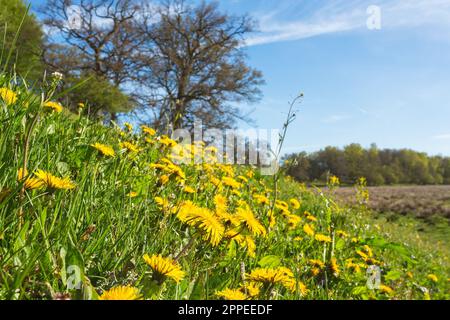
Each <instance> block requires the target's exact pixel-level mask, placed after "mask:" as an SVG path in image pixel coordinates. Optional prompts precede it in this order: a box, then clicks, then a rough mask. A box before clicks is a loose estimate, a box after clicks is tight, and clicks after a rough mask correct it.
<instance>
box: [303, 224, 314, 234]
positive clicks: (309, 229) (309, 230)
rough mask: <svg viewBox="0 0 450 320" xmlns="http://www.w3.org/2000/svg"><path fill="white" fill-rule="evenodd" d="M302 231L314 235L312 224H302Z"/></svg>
mask: <svg viewBox="0 0 450 320" xmlns="http://www.w3.org/2000/svg"><path fill="white" fill-rule="evenodd" d="M303 231H304V232H305V233H306V234H307V235H308V236H310V237H313V236H314V226H312V225H310V224H309V223H306V224H305V225H304V226H303Z"/></svg>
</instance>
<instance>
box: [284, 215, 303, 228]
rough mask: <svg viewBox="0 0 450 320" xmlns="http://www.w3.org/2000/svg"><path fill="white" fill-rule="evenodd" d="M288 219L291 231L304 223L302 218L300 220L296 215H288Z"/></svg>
mask: <svg viewBox="0 0 450 320" xmlns="http://www.w3.org/2000/svg"><path fill="white" fill-rule="evenodd" d="M287 218H288V225H289V228H290V229H291V230H292V229H295V228H296V227H297V225H298V224H299V223H300V222H301V221H302V218H300V217H299V216H297V215H295V214H289V215H287Z"/></svg>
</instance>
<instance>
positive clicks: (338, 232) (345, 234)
mask: <svg viewBox="0 0 450 320" xmlns="http://www.w3.org/2000/svg"><path fill="white" fill-rule="evenodd" d="M336 235H337V236H338V237H341V238H348V233H346V232H345V231H343V230H336Z"/></svg>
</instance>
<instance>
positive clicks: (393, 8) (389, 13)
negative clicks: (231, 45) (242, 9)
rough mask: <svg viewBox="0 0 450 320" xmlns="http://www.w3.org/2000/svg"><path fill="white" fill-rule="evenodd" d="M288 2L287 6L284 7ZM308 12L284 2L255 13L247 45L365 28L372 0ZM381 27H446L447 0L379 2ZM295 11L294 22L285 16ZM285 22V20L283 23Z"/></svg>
mask: <svg viewBox="0 0 450 320" xmlns="http://www.w3.org/2000/svg"><path fill="white" fill-rule="evenodd" d="M286 3H289V4H290V5H286ZM317 3H321V4H322V5H320V6H317V7H315V8H313V9H312V10H303V11H302V10H301V8H302V6H307V7H308V8H309V7H311V5H310V4H309V6H308V4H307V3H306V2H305V1H294V0H291V1H289V2H285V3H284V5H283V6H281V8H282V9H276V10H271V11H270V12H269V13H259V14H258V17H259V22H260V32H259V33H257V34H255V35H253V36H251V37H249V38H248V39H247V40H246V45H247V46H254V45H260V44H266V43H273V42H281V41H292V40H299V39H304V38H309V37H314V36H318V35H324V34H330V33H338V32H348V31H351V30H358V29H364V28H366V22H367V19H368V14H367V8H368V7H369V6H370V5H372V4H374V2H373V0H363V1H355V0H333V1H325V3H326V4H325V5H323V1H321V2H319V1H318V2H317ZM377 5H378V6H379V7H380V8H381V21H382V28H395V27H417V26H425V25H435V26H436V25H437V26H450V0H381V1H377ZM292 12H299V14H298V16H297V17H295V18H294V19H292V18H291V19H290V21H289V19H286V15H292ZM287 20H288V21H287Z"/></svg>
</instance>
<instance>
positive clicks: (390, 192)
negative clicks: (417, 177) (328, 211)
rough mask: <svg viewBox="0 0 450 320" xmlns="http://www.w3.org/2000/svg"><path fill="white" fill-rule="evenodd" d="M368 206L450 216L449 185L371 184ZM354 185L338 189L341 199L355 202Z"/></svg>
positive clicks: (384, 210)
mask: <svg viewBox="0 0 450 320" xmlns="http://www.w3.org/2000/svg"><path fill="white" fill-rule="evenodd" d="M368 189H369V194H370V200H369V207H370V208H371V209H373V210H375V211H377V212H382V213H398V214H401V215H410V214H412V215H414V216H415V217H417V218H424V219H428V220H429V219H433V218H434V217H435V216H440V217H445V218H447V219H450V186H396V187H369V188H368ZM355 192H356V190H355V189H354V188H339V189H337V190H336V191H335V194H336V197H337V199H338V200H340V201H343V202H344V203H346V204H354V203H355V201H356V200H355Z"/></svg>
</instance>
